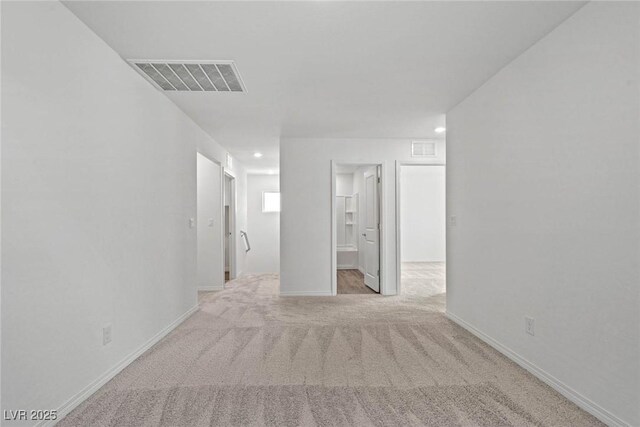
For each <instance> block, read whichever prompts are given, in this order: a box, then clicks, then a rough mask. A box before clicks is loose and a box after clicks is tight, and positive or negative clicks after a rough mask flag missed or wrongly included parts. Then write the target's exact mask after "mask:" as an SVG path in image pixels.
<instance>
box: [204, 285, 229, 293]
mask: <svg viewBox="0 0 640 427" xmlns="http://www.w3.org/2000/svg"><path fill="white" fill-rule="evenodd" d="M223 289H224V286H198V291H206V292H208V291H221V290H223Z"/></svg>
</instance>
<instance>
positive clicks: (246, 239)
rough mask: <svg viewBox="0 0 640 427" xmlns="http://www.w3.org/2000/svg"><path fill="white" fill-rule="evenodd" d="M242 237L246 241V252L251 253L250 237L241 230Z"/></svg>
mask: <svg viewBox="0 0 640 427" xmlns="http://www.w3.org/2000/svg"><path fill="white" fill-rule="evenodd" d="M240 237H242V240H243V241H244V247H245V252H249V251H250V250H251V245H250V244H249V236H248V235H247V233H246V231H242V230H240Z"/></svg>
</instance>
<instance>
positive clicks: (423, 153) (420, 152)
mask: <svg viewBox="0 0 640 427" xmlns="http://www.w3.org/2000/svg"><path fill="white" fill-rule="evenodd" d="M435 156H436V143H435V142H433V141H413V142H412V143H411V157H435Z"/></svg>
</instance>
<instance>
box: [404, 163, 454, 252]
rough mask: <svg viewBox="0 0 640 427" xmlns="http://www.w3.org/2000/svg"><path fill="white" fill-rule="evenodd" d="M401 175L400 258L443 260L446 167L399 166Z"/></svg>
mask: <svg viewBox="0 0 640 427" xmlns="http://www.w3.org/2000/svg"><path fill="white" fill-rule="evenodd" d="M400 177H401V179H400V194H401V197H400V200H401V209H400V212H401V218H400V224H401V228H400V232H401V234H402V238H401V239H400V241H401V242H402V250H401V257H402V261H403V262H442V261H444V260H445V258H446V254H445V247H446V245H445V234H446V233H445V229H446V213H445V203H446V197H445V168H444V167H443V166H417V165H415V166H414V165H411V166H402V171H401V173H400Z"/></svg>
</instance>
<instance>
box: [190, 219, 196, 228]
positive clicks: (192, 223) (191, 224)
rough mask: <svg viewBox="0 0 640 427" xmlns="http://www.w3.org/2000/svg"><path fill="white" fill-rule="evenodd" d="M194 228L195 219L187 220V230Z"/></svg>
mask: <svg viewBox="0 0 640 427" xmlns="http://www.w3.org/2000/svg"><path fill="white" fill-rule="evenodd" d="M195 226H196V219H195V218H189V228H193V227H195Z"/></svg>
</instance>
